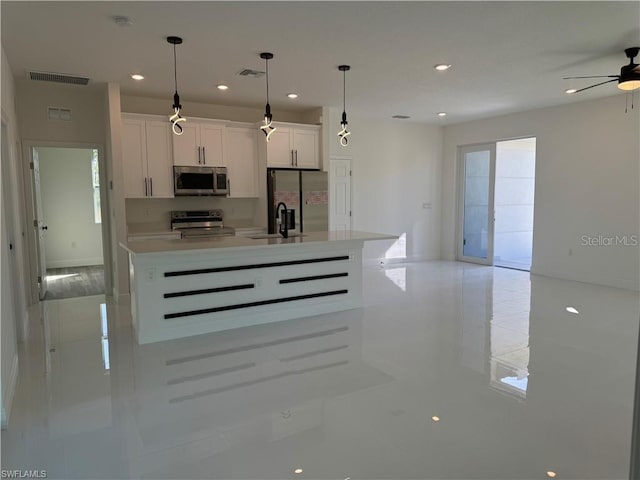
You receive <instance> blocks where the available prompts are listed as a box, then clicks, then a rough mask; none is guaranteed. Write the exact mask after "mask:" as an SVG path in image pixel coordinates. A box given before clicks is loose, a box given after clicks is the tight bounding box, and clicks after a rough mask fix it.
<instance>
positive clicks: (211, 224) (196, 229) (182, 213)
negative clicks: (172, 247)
mask: <svg viewBox="0 0 640 480" xmlns="http://www.w3.org/2000/svg"><path fill="white" fill-rule="evenodd" d="M222 217H223V212H222V210H219V209H217V210H174V211H172V212H171V230H173V231H179V232H181V233H182V238H194V237H198V238H200V237H220V236H231V235H235V233H236V232H235V230H234V229H233V228H231V227H225V226H224V224H223V223H222Z"/></svg>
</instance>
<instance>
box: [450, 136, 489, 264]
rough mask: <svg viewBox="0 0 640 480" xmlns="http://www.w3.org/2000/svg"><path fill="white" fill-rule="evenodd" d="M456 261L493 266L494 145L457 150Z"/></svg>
mask: <svg viewBox="0 0 640 480" xmlns="http://www.w3.org/2000/svg"><path fill="white" fill-rule="evenodd" d="M458 165H459V173H460V176H459V177H458V178H459V182H458V185H459V212H458V232H459V233H458V260H462V261H465V262H472V263H480V264H482V265H492V264H493V225H494V220H495V219H494V207H493V203H494V202H493V193H494V182H495V173H494V172H495V166H496V148H495V144H494V143H491V144H486V145H473V146H469V147H462V148H460V156H459V163H458Z"/></svg>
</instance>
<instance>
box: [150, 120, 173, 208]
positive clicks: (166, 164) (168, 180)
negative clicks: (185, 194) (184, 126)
mask: <svg viewBox="0 0 640 480" xmlns="http://www.w3.org/2000/svg"><path fill="white" fill-rule="evenodd" d="M145 123H146V128H145V133H146V145H147V148H146V164H147V176H148V177H149V185H148V196H149V197H161V198H172V197H173V161H172V158H171V135H172V133H171V127H170V125H169V123H168V122H154V121H150V120H147V121H146V122H145Z"/></svg>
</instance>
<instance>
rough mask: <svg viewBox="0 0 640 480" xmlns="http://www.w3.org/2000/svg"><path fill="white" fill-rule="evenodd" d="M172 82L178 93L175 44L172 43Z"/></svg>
mask: <svg viewBox="0 0 640 480" xmlns="http://www.w3.org/2000/svg"><path fill="white" fill-rule="evenodd" d="M173 84H174V85H175V87H176V93H178V62H177V61H176V44H175V43H174V44H173Z"/></svg>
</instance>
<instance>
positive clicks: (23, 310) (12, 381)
mask: <svg viewBox="0 0 640 480" xmlns="http://www.w3.org/2000/svg"><path fill="white" fill-rule="evenodd" d="M1 74H2V78H1V86H2V88H1V90H2V95H1V99H2V104H1V111H2V123H3V124H5V125H6V128H7V130H6V138H7V140H8V142H7V143H9V145H3V146H2V147H3V155H2V162H3V168H2V169H1V170H2V176H3V178H2V181H0V328H1V332H0V337H1V358H0V362H1V366H0V370H1V373H0V375H1V382H0V402H1V404H2V405H1V407H2V427H3V428H6V425H7V422H8V420H9V414H10V412H11V404H12V402H13V393H14V391H15V385H16V382H17V378H18V349H17V340H18V335H19V334H22V335H24V332H25V331H26V320H27V301H26V296H25V294H24V289H23V288H22V285H23V284H24V282H25V277H26V275H27V271H26V269H25V266H26V264H27V262H26V261H25V258H24V257H25V255H26V252H27V250H26V243H25V237H24V236H23V233H24V228H25V221H24V210H23V208H22V207H23V204H22V200H21V197H20V196H19V193H21V190H20V189H19V188H14V189H12V190H13V191H6V187H5V186H6V185H13V186H14V187H18V185H20V182H21V177H20V176H19V171H18V169H17V168H14V167H15V165H17V163H18V155H19V150H18V149H17V147H18V142H19V135H18V124H17V118H16V109H15V98H14V97H15V91H14V83H13V73H12V71H11V67H10V66H9V63H8V61H7V57H6V55H5V53H4V48H3V49H2V65H1ZM3 140H4V139H3ZM7 154H8V156H9V158H6V157H7ZM7 161H10V162H11V167H12V168H6V167H7V165H6V164H5V162H7ZM7 174H8V175H10V176H11V178H6V175H7ZM3 184H4V185H5V186H3ZM9 218H12V219H13V228H12V230H13V234H14V235H15V236H16V237H15V238H14V239H13V240H12V243H13V244H14V250H11V251H10V250H9V248H8V246H9V241H10V239H9V238H8V234H9V230H10V228H8V227H10V226H8V225H7V220H8V219H9ZM11 252H13V253H11ZM10 255H14V260H13V264H14V265H15V268H16V271H15V272H12V271H11V268H10V258H9V257H10ZM16 274H17V275H16ZM14 275H16V276H17V278H13V276H14ZM12 287H14V288H17V289H18V291H17V295H16V292H15V291H14V290H13V288H12ZM14 300H17V302H15V301H14ZM16 303H17V304H16Z"/></svg>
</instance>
